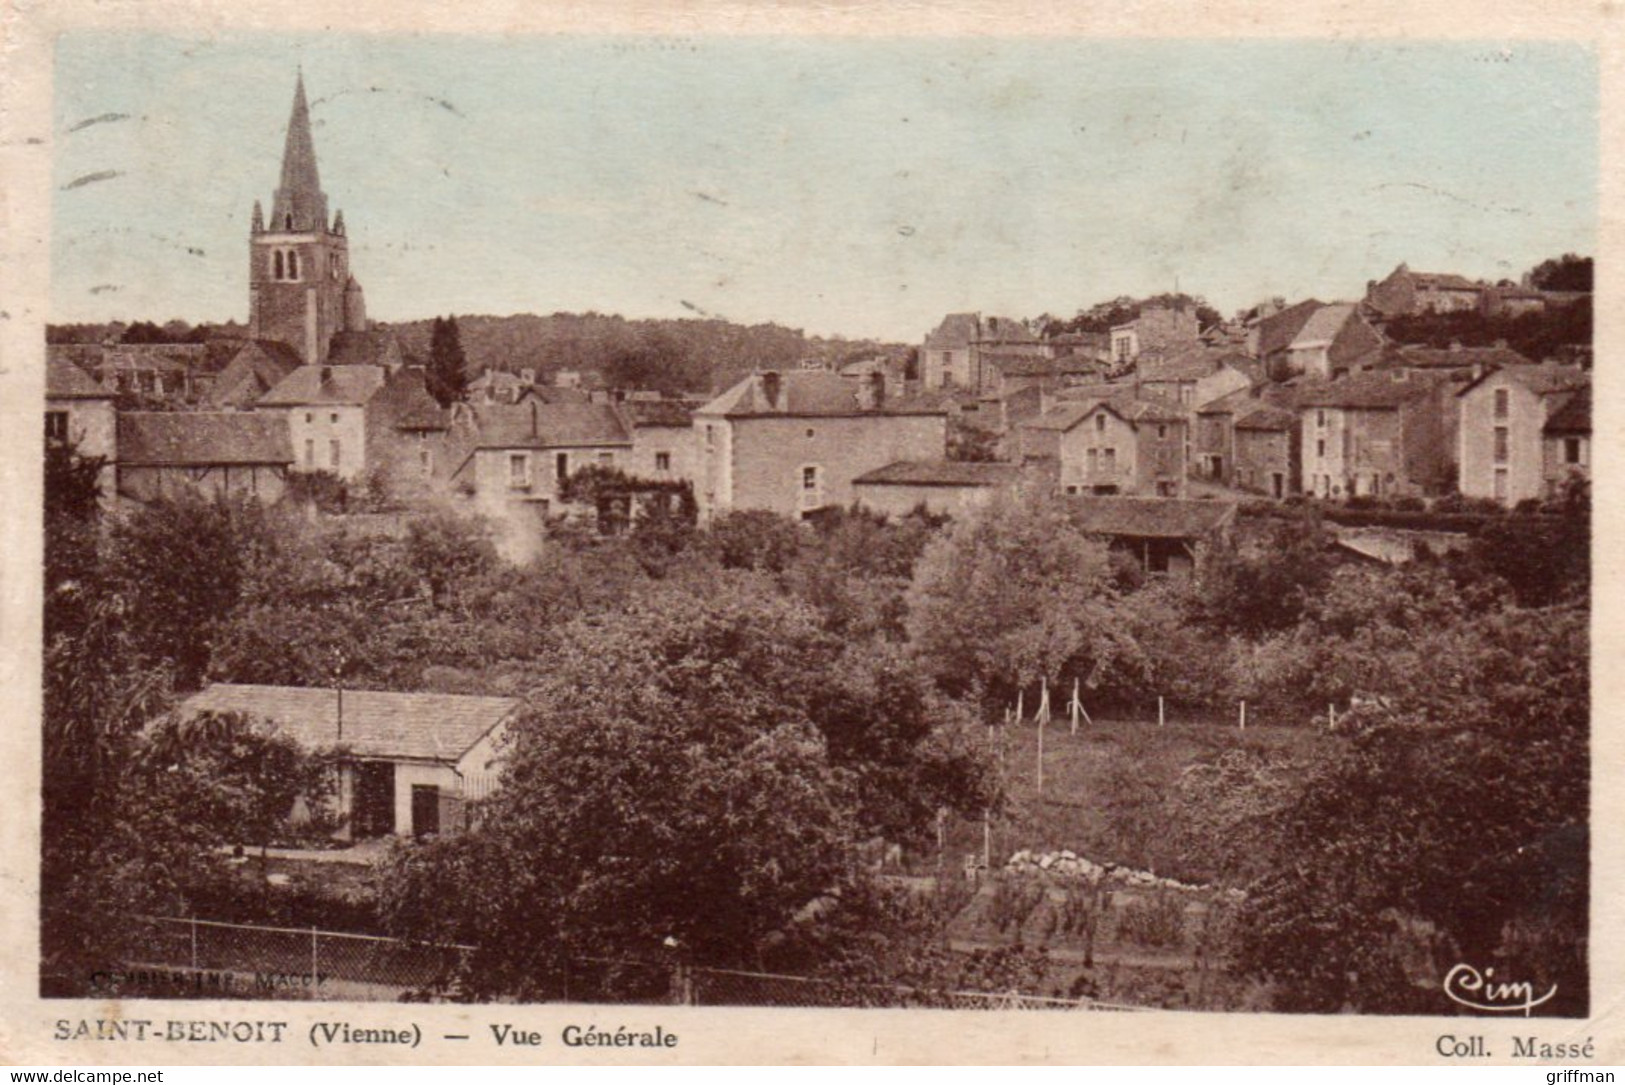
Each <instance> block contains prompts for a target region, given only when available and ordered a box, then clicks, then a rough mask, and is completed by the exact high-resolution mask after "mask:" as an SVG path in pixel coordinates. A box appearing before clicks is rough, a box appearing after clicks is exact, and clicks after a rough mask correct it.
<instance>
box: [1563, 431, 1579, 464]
mask: <svg viewBox="0 0 1625 1085" xmlns="http://www.w3.org/2000/svg"><path fill="white" fill-rule="evenodd" d="M1563 462H1564V463H1580V462H1581V460H1580V438H1578V437H1565V438H1563Z"/></svg>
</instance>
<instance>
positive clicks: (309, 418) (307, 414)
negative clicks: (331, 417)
mask: <svg viewBox="0 0 1625 1085" xmlns="http://www.w3.org/2000/svg"><path fill="white" fill-rule="evenodd" d="M314 421H316V416H315V415H314V414H312V413H310V412H309V411H306V412H305V425H307V426H308V425H310V424H311V423H312V422H314Z"/></svg>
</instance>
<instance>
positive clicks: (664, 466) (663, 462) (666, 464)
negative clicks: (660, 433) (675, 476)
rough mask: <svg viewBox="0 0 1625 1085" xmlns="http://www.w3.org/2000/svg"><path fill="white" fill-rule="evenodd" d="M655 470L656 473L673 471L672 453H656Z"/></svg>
mask: <svg viewBox="0 0 1625 1085" xmlns="http://www.w3.org/2000/svg"><path fill="white" fill-rule="evenodd" d="M655 470H656V471H670V470H671V453H670V452H656V453H655Z"/></svg>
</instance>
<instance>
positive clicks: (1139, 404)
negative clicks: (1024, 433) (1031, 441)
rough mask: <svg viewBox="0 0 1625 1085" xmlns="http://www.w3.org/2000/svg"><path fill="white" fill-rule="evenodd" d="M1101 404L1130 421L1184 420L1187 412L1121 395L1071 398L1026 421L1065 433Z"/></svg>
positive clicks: (1029, 426)
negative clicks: (1099, 397) (1081, 398)
mask: <svg viewBox="0 0 1625 1085" xmlns="http://www.w3.org/2000/svg"><path fill="white" fill-rule="evenodd" d="M1097 407H1099V408H1102V409H1105V410H1108V411H1111V412H1112V413H1113V414H1115V415H1117V417H1119V418H1121V419H1123V420H1124V421H1127V422H1183V421H1185V413H1184V412H1183V411H1181V410H1180V409H1179V408H1177V407H1174V406H1171V405H1169V404H1166V403H1162V402H1160V401H1158V400H1152V399H1135V398H1134V397H1133V396H1132V395H1128V394H1121V395H1115V396H1112V397H1111V398H1109V399H1108V398H1101V399H1085V400H1077V401H1072V400H1067V401H1064V402H1062V403H1059V404H1057V405H1056V406H1055V407H1054V408H1052V409H1051V410H1050V411H1048V412H1047V413H1045V414H1041V415H1039V416H1038V417H1037V418H1034V419H1032V420H1031V421H1029V422H1024V423H1022V424H1023V425H1024V426H1027V427H1028V428H1031V429H1041V430H1059V431H1061V432H1065V431H1066V430H1069V429H1071V428H1072V427H1073V426H1076V425H1077V424H1078V423H1079V422H1082V421H1083V420H1084V419H1085V418H1087V417H1089V415H1091V414H1093V413H1094V411H1095V409H1096V408H1097Z"/></svg>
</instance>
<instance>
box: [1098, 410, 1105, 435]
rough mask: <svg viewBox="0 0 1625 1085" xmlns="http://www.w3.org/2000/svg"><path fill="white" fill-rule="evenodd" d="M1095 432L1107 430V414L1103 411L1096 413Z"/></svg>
mask: <svg viewBox="0 0 1625 1085" xmlns="http://www.w3.org/2000/svg"><path fill="white" fill-rule="evenodd" d="M1095 432H1096V433H1105V432H1106V416H1105V414H1103V413H1102V414H1096V415H1095Z"/></svg>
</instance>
